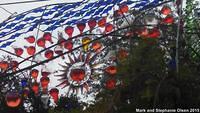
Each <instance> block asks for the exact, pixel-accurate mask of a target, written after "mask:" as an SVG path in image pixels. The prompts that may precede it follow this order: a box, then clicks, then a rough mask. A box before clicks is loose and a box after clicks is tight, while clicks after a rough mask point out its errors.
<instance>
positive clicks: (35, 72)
mask: <svg viewBox="0 0 200 113" xmlns="http://www.w3.org/2000/svg"><path fill="white" fill-rule="evenodd" d="M38 74H39V71H38V70H37V69H33V70H31V76H32V77H33V78H34V79H35V80H37V77H38Z"/></svg>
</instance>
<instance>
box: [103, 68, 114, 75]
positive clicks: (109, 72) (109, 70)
mask: <svg viewBox="0 0 200 113" xmlns="http://www.w3.org/2000/svg"><path fill="white" fill-rule="evenodd" d="M105 72H106V73H108V74H110V75H115V74H116V73H117V67H116V66H109V67H107V68H106V69H105Z"/></svg>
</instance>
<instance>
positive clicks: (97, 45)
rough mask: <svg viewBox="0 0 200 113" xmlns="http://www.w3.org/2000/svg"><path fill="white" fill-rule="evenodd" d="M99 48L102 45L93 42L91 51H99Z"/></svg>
mask: <svg viewBox="0 0 200 113" xmlns="http://www.w3.org/2000/svg"><path fill="white" fill-rule="evenodd" d="M101 47H102V44H101V43H100V42H94V43H92V49H93V50H94V51H97V50H99V49H101Z"/></svg>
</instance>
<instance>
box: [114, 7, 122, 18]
mask: <svg viewBox="0 0 200 113" xmlns="http://www.w3.org/2000/svg"><path fill="white" fill-rule="evenodd" d="M121 15H123V13H122V11H121V10H120V9H119V10H116V11H114V16H115V17H118V16H121Z"/></svg>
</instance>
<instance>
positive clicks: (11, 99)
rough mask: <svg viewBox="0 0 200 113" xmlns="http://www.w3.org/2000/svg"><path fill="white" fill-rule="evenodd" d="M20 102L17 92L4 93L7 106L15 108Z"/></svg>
mask: <svg viewBox="0 0 200 113" xmlns="http://www.w3.org/2000/svg"><path fill="white" fill-rule="evenodd" d="M20 103H21V98H20V95H19V93H17V92H8V93H7V94H6V104H7V106H8V107H11V108H15V107H18V106H19V105H20Z"/></svg>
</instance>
